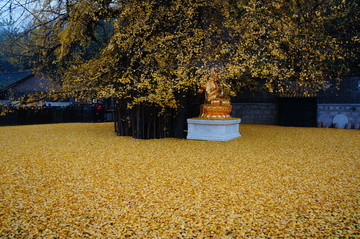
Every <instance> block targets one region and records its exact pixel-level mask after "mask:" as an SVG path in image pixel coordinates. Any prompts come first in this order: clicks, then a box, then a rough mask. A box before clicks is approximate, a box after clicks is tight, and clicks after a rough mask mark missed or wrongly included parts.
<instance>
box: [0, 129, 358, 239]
mask: <svg viewBox="0 0 360 239" xmlns="http://www.w3.org/2000/svg"><path fill="white" fill-rule="evenodd" d="M241 134H242V135H243V137H241V138H237V139H235V140H232V141H229V142H207V141H194V140H185V139H159V140H136V139H133V138H131V137H118V136H115V134H114V133H113V125H112V124H110V123H100V124H57V125H36V126H16V127H1V128H0V140H1V145H0V149H1V151H0V152H1V154H0V165H1V167H0V238H24V237H27V238H38V237H40V238H42V237H43V238H54V237H58V238H69V237H75V238H241V237H256V238H284V237H287V238H291V237H295V238H314V237H326V238H328V237H331V238H339V237H340V238H341V237H354V238H357V237H360V148H359V142H360V133H359V131H357V130H341V129H323V128H321V129H320V128H291V127H278V126H260V125H241Z"/></svg>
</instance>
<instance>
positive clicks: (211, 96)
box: [199, 68, 232, 120]
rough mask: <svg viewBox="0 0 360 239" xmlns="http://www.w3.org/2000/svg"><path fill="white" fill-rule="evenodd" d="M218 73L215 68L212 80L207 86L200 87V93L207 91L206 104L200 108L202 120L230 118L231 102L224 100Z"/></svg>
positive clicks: (212, 71) (212, 72) (211, 76)
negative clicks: (218, 82)
mask: <svg viewBox="0 0 360 239" xmlns="http://www.w3.org/2000/svg"><path fill="white" fill-rule="evenodd" d="M218 72H219V70H218V69H215V68H213V69H212V70H211V74H210V79H209V80H208V81H207V82H206V84H205V85H204V84H202V85H201V86H200V91H199V92H200V93H202V92H203V91H204V90H205V104H203V105H201V107H200V118H205V119H219V120H220V119H227V118H230V113H231V109H232V107H231V104H230V101H229V100H228V99H224V94H223V93H219V86H218V84H217V80H218V79H219V76H218Z"/></svg>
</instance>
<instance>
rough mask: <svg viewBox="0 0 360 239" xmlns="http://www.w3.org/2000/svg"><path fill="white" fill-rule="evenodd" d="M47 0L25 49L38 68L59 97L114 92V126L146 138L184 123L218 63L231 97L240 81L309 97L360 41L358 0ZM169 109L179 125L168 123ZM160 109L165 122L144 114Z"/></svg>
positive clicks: (341, 71)
mask: <svg viewBox="0 0 360 239" xmlns="http://www.w3.org/2000/svg"><path fill="white" fill-rule="evenodd" d="M41 3H42V5H38V6H37V7H38V10H35V11H34V21H33V28H32V30H31V31H29V34H30V38H31V41H30V42H29V46H28V47H27V52H26V53H25V54H28V55H29V56H32V59H36V60H35V61H34V62H33V65H34V68H35V70H36V71H38V72H41V73H44V74H46V75H47V77H51V78H53V80H54V81H55V82H57V84H58V85H60V86H61V90H57V91H56V92H55V93H56V94H58V95H61V96H63V97H66V96H69V95H71V96H74V95H76V96H77V97H95V98H100V97H114V98H115V99H117V102H118V105H119V110H120V114H119V117H118V118H117V120H118V122H119V124H118V129H117V131H118V132H119V134H121V135H133V136H134V137H140V138H149V137H150V138H151V137H166V136H174V135H175V136H179V134H177V133H171V130H170V131H169V128H171V127H172V126H173V125H183V120H184V117H181V116H179V112H183V113H182V114H183V116H184V114H185V115H188V114H186V113H184V112H186V108H187V107H188V106H189V101H190V100H191V99H190V98H191V97H193V95H194V94H196V92H197V89H198V87H199V85H200V84H201V83H202V82H204V81H206V80H207V79H208V77H209V74H210V70H211V68H218V69H219V74H220V78H221V79H220V85H221V88H222V89H223V91H224V93H225V94H226V95H228V96H234V95H236V93H237V92H238V91H239V90H241V89H242V88H244V87H247V88H250V89H252V88H258V87H262V88H265V89H266V90H268V91H269V92H274V93H279V94H297V95H302V96H308V95H313V94H315V93H316V92H318V91H321V90H324V89H326V88H328V87H329V86H330V83H329V79H334V78H337V77H339V76H341V75H342V74H344V72H345V71H346V69H347V68H346V60H347V58H348V57H350V56H351V51H349V49H352V48H349V47H346V46H345V47H344V45H345V44H344V43H347V44H355V45H356V43H355V42H356V40H357V39H358V35H357V34H358V32H356V31H353V32H346V31H342V30H341V29H346V26H344V24H346V23H347V24H350V23H351V24H356V19H355V18H356V14H355V15H354V14H352V13H353V11H354V9H358V3H357V2H356V1H339V0H327V1H324V0H310V1H305V0H291V1H285V0H277V1H265V0H239V1H235V0H207V1H203V0H188V1H181V0H151V1H150V0H126V1H125V0H123V1H122V0H91V1H90V0H67V1H51V0H46V1H45V0H44V1H41ZM352 27H354V26H352ZM355 29H358V26H355ZM349 42H350V43H349ZM155 108H156V110H154V109H155ZM184 108H185V110H184ZM131 109H133V110H131ZM148 109H150V110H148ZM173 109H177V112H178V113H177V114H178V118H180V119H181V120H182V121H181V123H177V124H174V123H169V121H168V119H169V114H171V115H176V110H173ZM121 112H122V113H121ZM124 112H128V113H126V114H125V113H124ZM144 112H145V113H144ZM146 112H148V113H146ZM154 112H156V113H154ZM169 112H170V113H169ZM159 113H160V114H161V113H162V118H161V120H159V121H162V122H165V121H166V122H168V123H167V124H164V123H156V122H155V121H154V123H149V122H150V121H151V120H144V119H145V118H156V117H157V116H158V115H159ZM141 114H143V115H141ZM128 119H135V120H130V122H128ZM140 119H143V120H140ZM139 120H140V121H141V122H142V121H144V122H142V123H141V122H139ZM125 121H126V123H124V122H125ZM121 122H123V123H121ZM145 122H148V123H145ZM129 125H130V126H129ZM123 126H124V127H125V128H126V129H125V128H124V127H123ZM128 126H129V127H130V128H127V127H128ZM181 127H182V126H181ZM181 127H180V131H182V130H181ZM165 128H166V129H165ZM160 129H161V130H160ZM158 131H162V132H163V133H159V134H158V133H154V134H150V133H149V132H158ZM146 132H148V133H146ZM180 134H181V133H180ZM144 135H148V136H144Z"/></svg>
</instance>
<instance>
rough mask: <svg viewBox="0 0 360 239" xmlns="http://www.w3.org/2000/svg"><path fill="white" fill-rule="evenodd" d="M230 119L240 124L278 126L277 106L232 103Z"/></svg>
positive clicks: (270, 104) (273, 104) (271, 104)
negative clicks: (236, 120) (232, 118)
mask: <svg viewBox="0 0 360 239" xmlns="http://www.w3.org/2000/svg"><path fill="white" fill-rule="evenodd" d="M232 107H233V109H232V113H231V116H232V117H237V118H241V123H242V124H272V125H276V124H278V118H279V116H278V113H279V112H278V111H279V110H278V105H277V104H275V103H232Z"/></svg>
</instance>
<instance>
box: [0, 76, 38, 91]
mask: <svg viewBox="0 0 360 239" xmlns="http://www.w3.org/2000/svg"><path fill="white" fill-rule="evenodd" d="M31 75H32V73H31V71H21V72H14V73H5V74H0V91H2V90H4V89H6V88H8V87H9V86H11V85H12V84H15V83H16V82H19V81H21V80H23V79H25V78H27V77H29V76H31Z"/></svg>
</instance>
